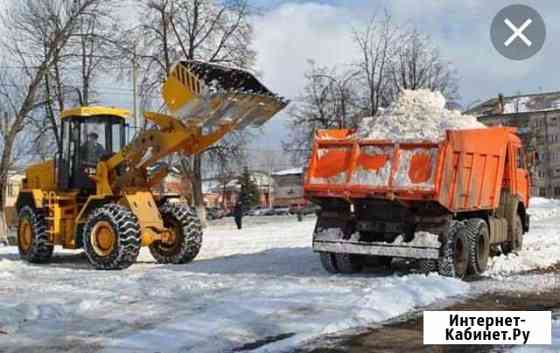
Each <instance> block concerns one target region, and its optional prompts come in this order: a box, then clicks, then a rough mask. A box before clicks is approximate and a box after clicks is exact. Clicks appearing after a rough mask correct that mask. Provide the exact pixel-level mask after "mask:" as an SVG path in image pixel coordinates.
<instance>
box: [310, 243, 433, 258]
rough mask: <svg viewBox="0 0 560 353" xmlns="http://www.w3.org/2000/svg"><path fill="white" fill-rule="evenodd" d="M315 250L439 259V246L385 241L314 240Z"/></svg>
mask: <svg viewBox="0 0 560 353" xmlns="http://www.w3.org/2000/svg"><path fill="white" fill-rule="evenodd" d="M313 250H314V251H316V252H331V253H341V254H356V255H377V256H391V257H403V258H414V259H438V258H439V248H435V247H424V246H407V245H403V244H390V243H385V242H354V241H344V240H314V241H313Z"/></svg>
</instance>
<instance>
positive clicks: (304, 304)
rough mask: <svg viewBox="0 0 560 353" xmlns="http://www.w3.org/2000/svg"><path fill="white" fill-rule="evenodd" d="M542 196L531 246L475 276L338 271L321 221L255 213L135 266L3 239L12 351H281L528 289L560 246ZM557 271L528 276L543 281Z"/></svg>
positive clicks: (4, 316)
mask: <svg viewBox="0 0 560 353" xmlns="http://www.w3.org/2000/svg"><path fill="white" fill-rule="evenodd" d="M534 205H535V208H534V209H532V210H531V212H532V214H537V213H539V214H541V215H542V217H541V219H540V220H538V221H534V222H533V230H532V231H531V232H530V233H529V234H528V235H527V237H526V240H525V248H524V250H523V251H522V252H521V254H520V255H519V256H517V257H512V258H511V259H509V260H508V261H507V263H509V264H510V265H507V266H506V265H505V263H506V261H505V259H502V258H498V259H497V260H495V261H494V262H493V264H492V268H491V269H490V272H489V273H490V274H491V275H492V276H494V278H491V279H488V280H485V281H480V282H477V283H473V284H467V283H464V282H461V281H457V280H454V279H450V278H444V277H440V276H438V275H435V274H434V275H429V276H424V275H415V274H408V275H403V274H402V273H400V274H398V273H397V274H388V273H380V272H378V273H376V272H370V273H365V274H360V275H354V276H347V275H344V276H342V275H340V276H332V275H328V274H327V273H326V272H325V271H324V270H323V269H322V267H321V265H320V263H319V260H318V257H317V255H316V254H314V253H313V252H312V251H311V248H310V245H311V233H312V231H313V226H314V219H313V218H306V219H305V220H304V222H297V221H296V220H295V218H294V217H291V218H287V217H282V218H277V219H276V220H273V221H271V222H269V223H266V224H263V223H261V222H260V221H259V220H258V219H257V218H254V219H252V220H248V221H249V222H248V224H247V226H246V227H245V228H244V229H243V230H242V231H238V230H237V229H234V226H233V221H231V222H221V223H220V224H218V225H213V226H210V227H209V228H208V229H207V230H206V232H205V240H204V245H203V249H202V251H201V254H200V256H199V257H198V258H197V259H196V260H195V261H194V262H193V263H191V264H188V265H181V266H164V265H158V264H156V263H154V261H153V259H152V258H151V256H150V255H149V253H148V252H147V251H143V252H142V254H141V257H140V259H139V263H138V264H136V265H134V266H132V267H131V268H130V269H128V270H125V271H110V272H106V271H95V270H92V269H91V268H90V266H89V264H88V263H87V261H86V259H85V257H84V256H83V255H81V254H80V252H62V251H59V252H57V253H56V254H57V255H56V257H55V258H54V259H53V261H52V262H51V263H50V264H48V265H41V266H36V265H30V264H27V263H24V262H21V261H20V260H19V259H18V256H17V249H16V248H14V247H8V248H0V352H59V351H64V352H80V353H81V352H93V351H95V352H98V351H99V352H130V353H133V352H134V353H142V352H151V353H153V352H161V353H165V352H197V353H198V352H224V351H241V350H242V351H251V352H280V351H287V350H291V349H293V348H294V347H297V346H299V345H301V344H302V343H304V342H305V341H308V340H310V339H313V338H316V337H318V336H320V335H322V334H326V333H333V332H338V331H341V330H346V329H351V328H357V327H363V326H366V325H370V324H372V323H375V322H382V321H384V320H387V319H390V318H392V317H395V316H398V315H401V314H404V313H406V312H408V311H410V310H413V309H414V308H418V307H423V306H428V305H432V304H438V305H441V303H442V302H444V301H445V300H449V299H450V298H453V297H459V296H464V295H469V294H476V293H480V292H481V291H488V290H492V288H495V289H499V288H506V289H512V288H518V286H519V285H518V284H517V283H519V280H518V279H516V276H517V275H516V274H515V273H516V272H519V271H525V270H527V269H531V268H537V267H541V266H545V265H546V264H551V263H553V262H555V261H554V260H555V256H553V254H554V253H555V252H556V254H557V253H559V252H560V217H558V216H556V215H559V214H560V212H558V211H555V210H557V209H560V204H553V203H551V202H549V201H546V200H535V202H534ZM547 215H548V216H554V218H548V219H547V218H545V217H546V216H547ZM257 222H258V223H257ZM542 242H545V243H544V244H543V243H542ZM539 244H540V250H539V248H538V246H539ZM541 252H542V254H541ZM536 255H538V258H541V260H539V261H533V260H532V259H533V258H534V257H535V256H536ZM545 260H546V261H545ZM531 261H533V262H531ZM547 261H548V262H547ZM496 277H497V278H499V279H500V280H499V281H497V280H496ZM552 279H553V277H552V276H551V275H532V276H527V280H524V283H526V284H527V283H529V284H528V290H534V289H535V288H546V287H547V286H549V285H550V283H551V281H552Z"/></svg>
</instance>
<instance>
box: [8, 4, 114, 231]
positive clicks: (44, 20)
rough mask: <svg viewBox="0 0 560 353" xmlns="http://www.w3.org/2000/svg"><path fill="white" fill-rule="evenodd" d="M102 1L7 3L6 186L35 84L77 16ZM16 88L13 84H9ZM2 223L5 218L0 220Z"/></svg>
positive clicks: (37, 89) (33, 103) (36, 93)
mask: <svg viewBox="0 0 560 353" xmlns="http://www.w3.org/2000/svg"><path fill="white" fill-rule="evenodd" d="M104 1H105V0H82V1H78V0H45V1H34V0H21V1H17V2H11V3H10V4H9V5H8V6H7V8H6V9H5V10H4V12H3V13H2V16H1V25H2V27H3V29H4V33H5V34H4V36H3V38H5V39H4V40H3V41H2V43H1V45H2V49H3V52H4V54H5V55H6V58H9V60H10V63H11V64H12V66H13V67H14V68H15V69H14V70H13V71H12V72H11V73H10V74H9V75H7V76H5V77H4V81H3V82H2V86H0V95H1V96H2V97H3V100H2V102H3V104H4V106H3V107H2V108H3V109H2V110H3V111H4V112H5V114H6V119H5V121H4V122H3V127H2V130H3V136H2V137H3V141H2V142H3V143H2V154H1V158H0V185H6V183H7V179H8V171H9V169H10V167H11V166H12V165H13V161H14V159H13V157H14V149H15V147H16V146H17V141H18V137H19V135H20V133H21V132H22V131H23V129H24V127H25V126H26V125H27V123H28V122H29V118H30V115H31V114H32V112H33V111H34V110H35V109H36V108H37V107H38V106H40V105H41V104H42V103H44V102H40V98H41V97H40V96H41V83H42V82H43V80H44V78H45V75H46V74H47V73H48V71H49V69H50V68H51V67H52V66H53V63H54V61H55V59H56V57H57V53H60V52H61V51H62V49H63V48H64V47H65V46H66V45H67V44H68V41H69V39H70V37H71V35H72V33H74V32H75V30H76V28H77V23H78V18H79V17H80V16H82V15H84V14H86V13H88V12H89V11H95V8H96V7H97V6H99V5H101V4H102V3H104ZM14 87H16V88H17V89H14ZM5 201H6V195H5V190H4V188H3V187H2V188H1V189H0V206H2V208H1V212H0V219H2V220H5V217H4V205H5ZM3 223H5V222H3Z"/></svg>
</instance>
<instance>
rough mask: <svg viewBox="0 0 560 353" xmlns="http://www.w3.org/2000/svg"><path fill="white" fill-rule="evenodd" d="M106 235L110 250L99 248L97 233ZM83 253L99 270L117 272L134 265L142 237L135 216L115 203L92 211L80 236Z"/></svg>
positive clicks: (104, 247)
mask: <svg viewBox="0 0 560 353" xmlns="http://www.w3.org/2000/svg"><path fill="white" fill-rule="evenodd" d="M101 231H103V232H105V233H103V234H109V235H107V236H106V237H108V238H110V239H111V240H112V242H111V244H110V246H106V245H104V244H103V245H102V244H101V241H100V239H99V238H98V237H99V235H98V234H100V232H101ZM82 238H83V246H84V252H85V253H86V255H87V258H88V260H89V262H90V263H91V264H92V265H93V266H94V267H95V268H97V269H99V270H120V269H125V268H128V267H130V266H131V265H132V264H133V263H135V262H136V258H137V257H138V254H139V253H140V247H141V243H142V241H141V235H140V226H139V225H138V220H137V219H136V216H135V215H134V214H133V213H132V212H131V211H130V210H129V209H128V208H126V207H124V206H121V205H117V204H114V203H111V204H107V205H105V206H102V207H100V208H98V209H97V210H95V211H94V212H93V213H92V214H91V215H90V216H89V217H88V220H87V222H86V224H85V226H84V231H83V233H82Z"/></svg>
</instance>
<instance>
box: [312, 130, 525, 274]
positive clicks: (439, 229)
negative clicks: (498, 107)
mask: <svg viewBox="0 0 560 353" xmlns="http://www.w3.org/2000/svg"><path fill="white" fill-rule="evenodd" d="M525 162H526V160H525V156H524V153H523V149H522V144H521V140H520V139H519V137H518V136H517V135H516V133H515V129H513V128H506V127H491V128H487V129H472V130H450V131H447V132H446V136H445V139H443V140H442V141H440V142H424V141H411V142H408V141H407V142H395V141H387V140H368V139H359V138H355V137H354V135H353V131H351V130H321V131H318V132H317V133H316V136H315V141H314V146H313V152H312V156H311V160H310V164H309V167H308V170H307V174H306V176H305V186H304V189H305V196H306V198H307V199H309V200H311V201H313V202H314V203H316V204H319V205H320V206H321V211H320V212H319V214H318V218H317V225H316V227H315V231H314V234H313V249H314V250H315V251H316V252H319V254H320V257H321V263H322V264H323V266H324V267H325V269H326V270H328V271H329V272H333V273H337V272H341V273H351V272H356V271H360V270H361V268H362V267H363V266H364V265H368V264H375V265H388V264H390V263H391V261H392V259H393V258H412V259H417V260H418V262H419V265H420V268H421V269H422V271H426V272H427V271H435V270H438V271H439V272H440V273H441V274H443V275H446V276H455V277H458V278H463V277H465V276H466V275H469V274H475V275H476V274H480V273H482V272H484V271H485V270H486V268H487V263H488V257H489V256H490V254H495V253H498V252H500V251H501V252H503V253H509V252H512V251H516V250H518V249H520V247H521V245H522V242H523V234H524V233H525V232H527V231H528V229H529V216H528V215H527V212H526V210H527V207H528V203H529V190H530V185H529V184H530V177H529V173H528V171H527V168H526V167H525Z"/></svg>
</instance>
